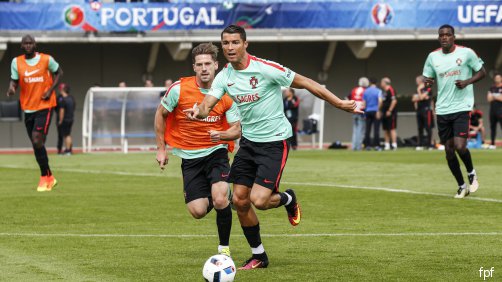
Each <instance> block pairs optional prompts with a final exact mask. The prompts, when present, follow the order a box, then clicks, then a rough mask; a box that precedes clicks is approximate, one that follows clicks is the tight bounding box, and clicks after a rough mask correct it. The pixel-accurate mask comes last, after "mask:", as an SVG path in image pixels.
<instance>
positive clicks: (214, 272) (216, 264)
mask: <svg viewBox="0 0 502 282" xmlns="http://www.w3.org/2000/svg"><path fill="white" fill-rule="evenodd" d="M235 272H236V268H235V264H234V261H233V260H232V259H231V258H230V257H227V256H225V255H214V256H212V257H210V258H209V259H208V260H207V261H206V263H205V264H204V268H203V269H202V275H203V276H204V279H205V280H206V281H209V282H231V281H234V278H235Z"/></svg>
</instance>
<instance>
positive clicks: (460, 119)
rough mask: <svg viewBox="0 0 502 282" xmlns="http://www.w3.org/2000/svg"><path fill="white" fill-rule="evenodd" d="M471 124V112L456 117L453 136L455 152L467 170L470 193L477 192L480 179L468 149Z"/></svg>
mask: <svg viewBox="0 0 502 282" xmlns="http://www.w3.org/2000/svg"><path fill="white" fill-rule="evenodd" d="M469 123H470V116H469V112H462V113H458V114H457V115H456V118H455V119H454V121H453V131H454V133H453V135H454V144H455V151H457V154H458V156H459V157H460V159H462V162H463V163H464V165H465V168H466V169H467V176H468V178H469V186H470V187H469V191H470V192H476V190H478V187H479V183H478V177H477V175H476V171H475V170H474V166H473V164H472V158H471V152H470V151H469V149H467V137H468V135H469Z"/></svg>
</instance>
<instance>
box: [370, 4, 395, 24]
mask: <svg viewBox="0 0 502 282" xmlns="http://www.w3.org/2000/svg"><path fill="white" fill-rule="evenodd" d="M393 17H394V10H392V7H391V6H390V5H389V4H385V3H377V4H375V6H373V8H372V9H371V19H372V20H373V22H374V23H375V24H376V25H378V26H382V27H383V26H386V25H388V24H389V23H390V22H391V21H392V18H393Z"/></svg>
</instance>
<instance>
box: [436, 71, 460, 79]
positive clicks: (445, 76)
mask: <svg viewBox="0 0 502 282" xmlns="http://www.w3.org/2000/svg"><path fill="white" fill-rule="evenodd" d="M460 73H461V72H460V70H454V71H447V72H445V73H440V74H439V76H440V77H441V78H447V77H450V76H455V75H460Z"/></svg>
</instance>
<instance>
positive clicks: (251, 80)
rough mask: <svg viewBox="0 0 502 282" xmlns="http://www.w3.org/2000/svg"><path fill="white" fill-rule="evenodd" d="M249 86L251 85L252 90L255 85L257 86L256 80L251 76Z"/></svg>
mask: <svg viewBox="0 0 502 282" xmlns="http://www.w3.org/2000/svg"><path fill="white" fill-rule="evenodd" d="M249 84H251V87H252V89H255V88H256V85H258V78H256V77H254V76H252V77H251V79H250V80H249Z"/></svg>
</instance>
